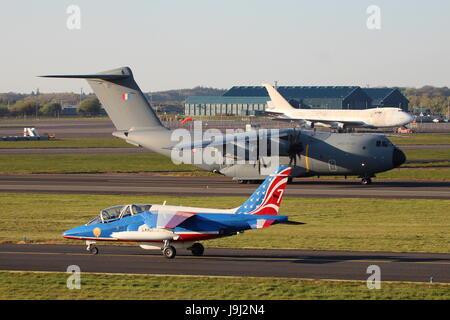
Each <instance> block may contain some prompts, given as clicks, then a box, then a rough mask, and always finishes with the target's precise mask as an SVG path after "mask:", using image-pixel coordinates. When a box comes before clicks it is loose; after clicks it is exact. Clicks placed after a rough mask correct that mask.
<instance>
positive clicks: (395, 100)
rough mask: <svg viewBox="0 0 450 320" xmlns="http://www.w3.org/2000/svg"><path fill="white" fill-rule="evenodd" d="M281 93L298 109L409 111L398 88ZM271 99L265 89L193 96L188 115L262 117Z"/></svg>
mask: <svg viewBox="0 0 450 320" xmlns="http://www.w3.org/2000/svg"><path fill="white" fill-rule="evenodd" d="M277 90H278V92H279V93H280V94H281V95H282V96H283V97H285V98H286V100H288V101H289V102H290V103H291V104H292V105H293V106H294V107H296V108H305V109H367V108H373V107H400V108H402V109H403V110H406V111H407V110H408V103H409V101H408V99H406V98H405V96H403V94H402V93H401V92H400V91H399V90H398V89H393V88H364V89H363V88H361V87H358V86H334V87H324V86H320V87H300V86H281V87H278V88H277ZM268 100H269V96H268V94H267V91H266V89H265V88H264V87H262V86H235V87H232V88H231V89H230V90H228V91H227V92H225V93H224V94H223V96H219V97H189V98H187V99H186V100H185V102H184V109H185V114H186V115H202V116H212V115H239V116H244V115H258V114H262V113H263V112H264V110H265V109H266V107H267V101H268Z"/></svg>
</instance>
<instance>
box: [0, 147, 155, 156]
mask: <svg viewBox="0 0 450 320" xmlns="http://www.w3.org/2000/svg"><path fill="white" fill-rule="evenodd" d="M115 153H118V154H135V153H153V152H151V151H150V150H147V149H144V148H33V149H0V155H2V154H27V155H31V154H38V155H39V154H41V155H47V154H115Z"/></svg>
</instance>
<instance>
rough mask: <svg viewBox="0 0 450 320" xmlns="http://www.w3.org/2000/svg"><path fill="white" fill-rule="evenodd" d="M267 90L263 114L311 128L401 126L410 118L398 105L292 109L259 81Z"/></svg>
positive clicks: (411, 119)
mask: <svg viewBox="0 0 450 320" xmlns="http://www.w3.org/2000/svg"><path fill="white" fill-rule="evenodd" d="M262 85H263V86H264V87H265V88H266V89H267V92H268V93H269V96H270V101H268V102H267V105H268V107H267V109H266V112H267V113H271V114H275V115H278V116H280V117H281V118H284V119H292V120H299V121H301V122H302V124H305V125H306V126H308V127H310V128H313V127H314V124H316V123H317V124H319V125H323V126H327V127H331V128H333V129H337V130H339V131H342V130H344V129H347V128H371V129H376V128H390V127H401V126H404V125H406V124H408V123H410V122H412V121H413V120H414V118H413V116H411V115H410V114H409V113H407V112H405V111H403V110H402V109H400V108H370V109H364V110H335V109H296V108H294V107H292V106H291V105H290V104H289V102H288V101H286V99H285V98H283V96H282V95H281V94H280V93H279V92H278V91H277V90H276V89H275V88H274V87H272V86H271V85H269V84H264V83H263V84H262Z"/></svg>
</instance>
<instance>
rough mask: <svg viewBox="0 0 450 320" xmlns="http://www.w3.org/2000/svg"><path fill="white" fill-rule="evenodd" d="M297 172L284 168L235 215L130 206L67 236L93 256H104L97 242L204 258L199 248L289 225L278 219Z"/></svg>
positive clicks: (109, 210) (220, 211)
mask: <svg viewBox="0 0 450 320" xmlns="http://www.w3.org/2000/svg"><path fill="white" fill-rule="evenodd" d="M290 171H291V168H289V167H285V166H280V167H279V168H278V169H277V170H276V171H275V172H274V173H273V174H272V175H270V176H269V177H267V178H266V180H264V182H263V183H262V184H261V185H260V186H259V188H258V189H256V191H255V192H254V193H253V194H252V195H251V196H250V198H248V199H247V201H245V202H244V204H243V205H241V206H240V207H237V208H234V209H228V210H223V209H206V208H193V207H180V206H169V205H165V204H163V205H160V204H129V205H120V206H114V207H111V208H107V209H104V210H102V211H101V212H100V215H99V216H97V217H96V218H94V219H93V220H92V221H90V222H89V223H87V224H86V225H83V226H79V227H76V228H74V229H71V230H68V231H66V232H64V233H63V237H64V238H67V239H78V240H86V244H87V245H88V247H87V250H88V251H90V252H91V253H93V254H97V253H98V248H97V247H96V246H95V243H96V241H128V242H138V243H139V245H140V246H141V248H143V249H161V250H162V252H163V254H164V256H165V257H167V258H174V257H175V255H176V249H177V248H185V249H188V250H191V251H192V254H193V255H194V256H200V255H202V254H203V251H204V247H203V245H202V244H200V243H198V242H196V241H201V240H207V239H214V238H220V237H226V236H231V235H235V234H238V233H241V232H243V231H244V230H248V229H259V228H266V227H269V226H271V225H274V224H277V223H290V224H302V223H299V222H289V221H288V217H287V216H282V215H278V210H279V209H280V205H281V200H282V198H283V193H284V190H285V187H286V183H287V180H288V177H289V174H290Z"/></svg>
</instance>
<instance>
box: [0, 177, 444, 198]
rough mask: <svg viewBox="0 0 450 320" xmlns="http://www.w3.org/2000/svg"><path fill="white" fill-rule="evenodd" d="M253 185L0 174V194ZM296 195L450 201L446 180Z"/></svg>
mask: <svg viewBox="0 0 450 320" xmlns="http://www.w3.org/2000/svg"><path fill="white" fill-rule="evenodd" d="M256 187H257V185H256V184H250V185H248V184H238V183H237V182H234V181H232V180H231V178H228V177H224V176H219V175H217V176H206V177H202V176H165V175H158V174H155V173H129V174H127V173H116V174H1V175H0V192H46V193H89V194H94V193H96V194H130V195H132V194H142V195H152V194H166V195H167V194H170V195H173V196H177V195H179V196H248V195H250V194H252V193H253V191H254V190H255V188H256ZM286 194H287V195H289V196H296V197H347V198H349V197H350V198H354V197H360V198H403V199H413V198H414V199H450V182H431V181H392V180H384V181H383V180H378V179H375V180H374V183H373V184H371V185H368V186H363V185H361V184H360V182H359V180H358V179H349V180H344V179H337V180H326V179H322V178H321V179H296V180H294V183H293V184H291V185H289V187H288V188H287V189H286Z"/></svg>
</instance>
